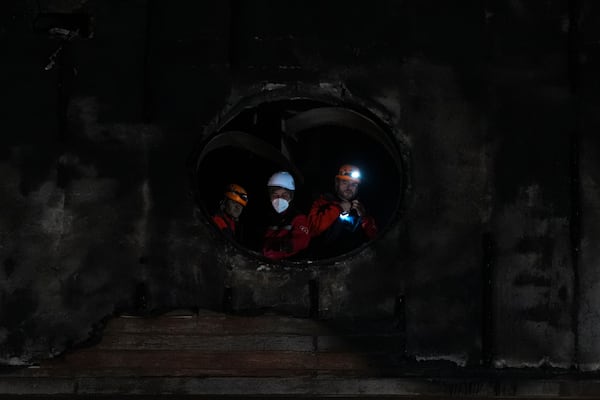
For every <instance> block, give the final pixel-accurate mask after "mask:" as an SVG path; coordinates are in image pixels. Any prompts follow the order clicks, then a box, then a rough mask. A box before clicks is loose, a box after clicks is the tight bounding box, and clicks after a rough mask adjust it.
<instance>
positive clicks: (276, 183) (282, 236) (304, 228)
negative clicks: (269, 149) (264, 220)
mask: <svg viewBox="0 0 600 400" xmlns="http://www.w3.org/2000/svg"><path fill="white" fill-rule="evenodd" d="M267 189H268V191H269V200H270V201H271V206H272V208H271V211H270V213H269V215H268V224H269V225H268V227H267V230H266V232H265V237H264V243H263V255H264V256H265V257H267V258H270V259H273V260H281V259H284V258H290V257H299V256H300V255H301V254H302V251H303V250H304V249H306V247H307V246H308V243H309V241H310V235H309V232H308V220H307V218H306V215H305V214H303V213H301V212H300V211H298V210H297V209H296V208H295V207H294V206H292V204H291V202H292V200H293V199H294V192H295V190H296V185H295V183H294V178H293V177H292V175H291V174H290V173H289V172H287V171H279V172H276V173H274V174H273V175H271V177H270V178H269V181H268V182H267Z"/></svg>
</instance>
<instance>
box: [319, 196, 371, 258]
mask: <svg viewBox="0 0 600 400" xmlns="http://www.w3.org/2000/svg"><path fill="white" fill-rule="evenodd" d="M342 211H343V209H342V206H341V205H340V202H339V200H338V199H337V197H334V196H333V195H331V194H328V195H323V196H321V197H319V198H318V199H317V200H315V202H314V203H313V205H312V207H311V209H310V213H309V214H308V221H309V224H308V225H309V228H310V235H311V249H310V252H311V256H313V257H318V258H322V257H332V256H338V255H340V254H344V253H347V252H349V251H351V250H353V249H356V248H357V247H359V246H361V245H362V244H363V243H365V242H367V241H369V240H371V239H373V238H375V236H377V225H375V219H374V218H373V217H371V216H369V215H363V216H361V217H358V216H357V215H342Z"/></svg>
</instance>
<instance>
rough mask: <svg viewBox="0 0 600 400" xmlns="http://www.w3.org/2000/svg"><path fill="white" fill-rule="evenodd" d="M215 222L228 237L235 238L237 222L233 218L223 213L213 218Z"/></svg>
mask: <svg viewBox="0 0 600 400" xmlns="http://www.w3.org/2000/svg"><path fill="white" fill-rule="evenodd" d="M212 219H213V222H214V223H215V225H217V227H218V228H219V229H220V230H221V232H223V233H224V234H225V235H226V236H227V237H229V238H233V237H235V220H234V219H233V218H231V216H229V215H227V214H225V213H223V212H221V213H219V214H216V215H214V216H213V217H212Z"/></svg>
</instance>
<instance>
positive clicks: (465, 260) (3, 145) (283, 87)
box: [0, 0, 600, 371]
mask: <svg viewBox="0 0 600 400" xmlns="http://www.w3.org/2000/svg"><path fill="white" fill-rule="evenodd" d="M599 16H600V7H599V6H598V5H597V4H596V3H595V2H593V1H592V0H578V1H566V0H564V1H559V0H555V1H545V2H537V1H536V2H530V1H525V0H516V1H506V2H480V1H462V2H446V1H433V0H428V1H422V0H419V1H417V0H404V1H378V2H369V3H367V2H359V3H356V2H353V3H348V2H337V1H334V2H309V3H307V2H299V1H298V2H296V1H294V2H275V1H253V2H241V1H234V0H231V1H213V2H206V1H205V2H198V1H170V2H166V1H152V0H131V1H125V2H123V1H99V0H88V1H86V0H79V1H75V0H72V1H69V0H65V1H52V0H46V1H43V0H40V1H36V2H34V1H6V2H3V3H2V4H1V5H0V49H1V51H2V62H1V63H0V80H1V82H2V95H1V98H2V119H1V120H0V123H1V124H2V134H1V135H0V178H1V180H0V182H1V184H0V208H1V209H2V212H1V213H0V261H1V262H2V268H0V277H1V279H0V360H1V361H2V363H3V364H11V365H21V364H29V363H32V362H35V361H36V360H39V359H44V358H49V357H53V356H55V355H57V354H60V353H62V352H63V351H65V350H66V349H69V348H71V347H73V346H76V345H80V344H82V343H87V342H88V341H90V340H92V341H93V339H94V338H95V337H97V336H98V335H101V334H102V326H103V322H104V321H105V320H106V319H107V318H110V317H111V316H113V315H118V314H120V313H130V314H137V315H142V316H143V315H152V314H153V313H160V312H166V311H169V310H173V309H178V308H207V309H215V310H226V311H231V312H262V311H264V310H269V311H273V312H280V313H284V314H289V315H295V316H299V317H306V318H308V317H312V318H319V319H321V320H323V321H336V320H340V319H344V320H346V319H352V320H354V321H358V322H357V323H360V321H361V320H364V321H372V320H378V319H386V318H388V319H395V320H396V321H400V322H399V323H398V324H399V325H400V327H401V329H403V330H404V331H405V343H404V345H405V348H406V353H407V357H410V358H413V359H415V360H450V361H453V362H454V363H455V364H457V365H459V366H465V365H483V366H489V367H497V368H500V367H531V366H533V367H541V366H554V367H560V368H571V367H575V368H579V369H580V370H582V371H586V370H597V369H598V368H599V366H600V342H599V340H598V336H599V335H600V330H599V328H598V327H599V326H600V324H599V322H600V314H599V313H598V311H597V310H598V309H600V295H599V294H598V293H600V290H599V287H598V286H599V285H600V271H599V269H598V265H599V264H600V250H598V248H599V247H598V246H597V243H598V241H599V240H600V182H599V179H600V178H599V177H600V162H599V159H600V158H599V157H600V140H599V139H598V135H597V131H598V128H599V127H600V120H599V118H600V117H599V113H598V112H597V110H598V107H599V106H600V97H599V96H598V94H597V93H598V92H599V91H600V78H599V77H598V74H597V71H598V68H599V67H600V48H599V45H598V43H600V30H599V28H598V26H600V25H599V24H598V22H599V21H598V17H599ZM73 21H75V22H73ZM61 24H64V26H67V27H68V28H69V32H71V34H69V33H65V32H64V31H56V30H54V31H49V29H48V28H49V27H50V28H51V27H56V26H58V25H61ZM64 26H63V28H64ZM78 27H79V31H77V30H76V29H77V28H78ZM75 32H77V33H75ZM287 97H289V98H290V99H292V98H298V97H307V98H311V99H314V100H315V101H316V100H319V101H320V100H322V99H327V101H329V102H330V103H331V104H335V105H344V104H348V105H355V106H357V107H360V108H362V109H364V110H367V111H369V112H370V113H371V115H373V116H375V117H376V118H378V120H379V122H380V123H381V124H382V125H383V126H385V127H386V131H387V132H388V134H389V137H390V138H391V139H392V141H393V142H394V143H396V145H397V147H398V157H401V158H402V165H403V171H401V174H402V176H403V177H404V178H403V182H394V181H390V179H387V180H386V179H385V178H386V177H385V176H382V177H378V180H377V183H378V184H379V185H391V186H394V185H397V186H402V189H401V190H399V192H401V198H400V200H399V202H400V207H399V208H398V210H396V211H395V212H394V214H393V215H394V216H393V218H391V220H390V221H380V225H381V226H382V227H384V229H383V230H382V233H381V234H380V235H379V237H378V238H377V239H376V240H374V241H373V242H372V243H370V244H369V245H368V246H365V247H364V248H361V249H360V250H359V251H357V252H353V253H351V254H349V255H347V256H344V257H339V258H337V259H335V260H330V261H319V260H313V261H311V260H309V261H310V262H309V261H305V262H302V261H298V262H294V263H279V264H278V263H272V262H268V261H267V260H265V259H263V258H261V257H260V256H259V255H257V254H254V253H253V252H252V251H247V250H245V249H243V248H240V247H239V246H236V245H235V244H233V243H230V242H228V241H227V240H225V239H224V238H223V237H221V236H220V235H219V234H218V232H215V230H214V229H213V227H212V226H211V225H210V223H209V222H208V219H207V216H206V214H205V213H204V212H203V210H201V209H200V208H199V207H198V203H197V201H196V198H195V196H194V193H196V192H198V191H199V192H200V193H202V191H215V190H220V188H210V187H202V185H200V188H198V187H196V186H195V185H197V184H198V182H196V181H194V179H193V178H190V157H191V156H192V155H193V154H194V150H195V149H198V146H201V143H203V141H204V140H205V139H206V138H207V135H208V134H209V133H210V131H211V129H212V128H214V127H215V126H216V125H219V124H220V123H221V121H222V118H224V116H226V115H228V113H230V112H232V110H235V109H236V107H237V105H238V104H240V102H241V103H243V102H244V101H247V99H254V100H252V101H254V102H255V103H256V101H264V102H268V101H269V100H270V99H271V100H272V99H276V100H278V101H279V100H284V99H285V98H287ZM257 99H258V100H257ZM192 161H193V160H192ZM192 163H193V162H192ZM250 168H251V167H250ZM267 178H268V176H259V177H257V180H259V181H266V179H267ZM378 193H384V192H383V191H382V192H378ZM255 198H256V199H257V201H260V195H258V194H257V195H256V196H255ZM264 201H266V199H265V200H264ZM372 202H373V200H372ZM374 202H375V203H376V199H375V200H374ZM368 206H369V207H370V208H376V207H377V205H376V204H369V205H368Z"/></svg>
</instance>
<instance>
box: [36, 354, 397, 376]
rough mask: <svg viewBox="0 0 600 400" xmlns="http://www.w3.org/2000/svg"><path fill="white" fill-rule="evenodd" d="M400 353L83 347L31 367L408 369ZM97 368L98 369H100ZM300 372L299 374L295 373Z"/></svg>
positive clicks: (252, 371)
mask: <svg viewBox="0 0 600 400" xmlns="http://www.w3.org/2000/svg"><path fill="white" fill-rule="evenodd" d="M402 365H403V364H402V360H401V356H400V355H393V354H379V353H373V354H350V353H309V352H205V351H195V350H158V351H146V350H135V351H116V350H114V351H113V350H106V351H102V352H94V351H77V352H74V353H71V354H66V355H64V356H62V357H60V358H57V359H53V360H48V361H46V362H43V363H41V364H40V367H39V368H35V369H31V370H28V371H29V373H30V374H32V375H41V376H44V374H48V375H50V374H60V373H61V372H60V371H61V370H62V371H69V373H72V374H75V375H77V374H79V373H82V371H89V372H88V373H90V374H92V375H95V376H99V375H101V374H108V375H107V376H111V375H122V374H130V373H133V374H135V375H150V376H157V375H162V376H181V375H182V374H185V375H188V374H191V375H192V376H194V375H215V374H216V375H239V376H244V375H251V376H253V375H256V374H257V371H260V370H263V371H303V373H305V374H309V373H311V372H317V371H338V372H343V371H347V372H350V371H356V372H357V373H360V374H365V375H369V374H374V373H379V371H381V370H390V369H397V368H400V367H402ZM94 371H96V372H94ZM294 374H296V372H294Z"/></svg>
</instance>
